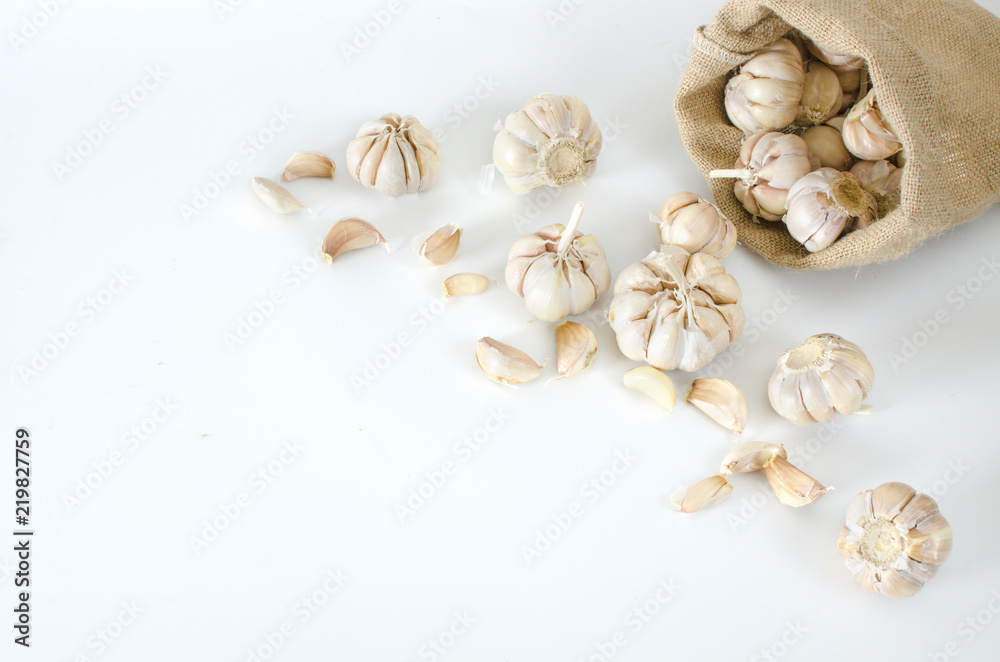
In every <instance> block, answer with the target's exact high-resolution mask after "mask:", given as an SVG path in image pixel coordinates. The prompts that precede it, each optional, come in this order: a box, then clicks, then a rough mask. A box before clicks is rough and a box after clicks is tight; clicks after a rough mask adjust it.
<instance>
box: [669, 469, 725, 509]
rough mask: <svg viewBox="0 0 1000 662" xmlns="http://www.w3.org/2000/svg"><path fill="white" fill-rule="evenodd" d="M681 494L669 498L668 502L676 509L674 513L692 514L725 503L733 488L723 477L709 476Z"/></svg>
mask: <svg viewBox="0 0 1000 662" xmlns="http://www.w3.org/2000/svg"><path fill="white" fill-rule="evenodd" d="M682 492H683V494H682V493H680V492H678V493H677V494H675V495H674V496H673V497H671V499H670V502H671V503H672V504H673V505H674V506H676V507H677V510H676V512H680V513H693V512H697V511H699V510H702V509H703V508H711V507H712V506H715V505H717V504H720V503H722V502H723V501H725V500H726V499H727V498H728V497H729V495H730V494H732V492H733V486H732V484H731V483H730V482H729V481H727V480H726V479H725V477H724V476H709V477H708V478H706V479H704V480H700V481H698V482H697V483H695V484H694V485H692V486H691V487H690V488H688V489H687V490H682Z"/></svg>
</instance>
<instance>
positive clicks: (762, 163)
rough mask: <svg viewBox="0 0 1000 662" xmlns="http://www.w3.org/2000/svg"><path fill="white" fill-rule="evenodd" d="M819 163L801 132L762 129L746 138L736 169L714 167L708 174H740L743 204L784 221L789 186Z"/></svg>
mask: <svg viewBox="0 0 1000 662" xmlns="http://www.w3.org/2000/svg"><path fill="white" fill-rule="evenodd" d="M818 167H819V161H818V160H816V161H813V159H812V158H811V155H810V154H809V147H808V146H807V145H806V142H805V141H804V140H802V138H800V137H799V136H794V135H791V134H786V133H778V132H776V131H770V132H768V131H761V132H758V133H755V134H753V135H752V136H749V137H748V138H747V139H746V140H745V141H743V146H742V147H741V148H740V157H739V159H738V160H737V161H736V165H735V167H734V168H733V169H732V170H712V171H711V172H709V173H708V176H709V177H712V178H719V177H736V178H737V181H736V183H735V184H734V185H733V193H735V194H736V198H737V199H738V200H739V201H740V202H741V203H742V204H743V207H744V208H745V209H746V210H747V211H748V212H750V213H751V214H752V215H753V216H758V217H760V218H763V219H765V220H768V221H780V220H781V217H782V216H784V215H785V198H786V197H787V195H788V189H789V188H790V187H791V186H792V184H794V183H795V182H796V181H798V180H799V179H800V178H801V177H802V176H803V175H805V174H806V173H809V172H811V171H812V170H814V169H815V168H818Z"/></svg>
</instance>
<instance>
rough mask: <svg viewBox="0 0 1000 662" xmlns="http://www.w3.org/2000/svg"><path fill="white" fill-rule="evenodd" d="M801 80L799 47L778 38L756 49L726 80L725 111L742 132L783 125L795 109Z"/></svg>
mask: <svg viewBox="0 0 1000 662" xmlns="http://www.w3.org/2000/svg"><path fill="white" fill-rule="evenodd" d="M804 80H805V73H804V72H803V70H802V56H801V55H800V54H799V49H798V48H796V47H795V45H794V44H793V43H792V42H790V41H789V40H787V39H779V40H777V41H776V42H774V43H773V44H771V45H770V46H768V47H767V48H764V49H763V50H760V51H758V52H757V54H756V55H754V57H752V58H751V59H750V60H748V61H747V62H746V63H744V64H743V66H742V67H740V72H739V73H738V74H737V75H735V76H733V77H732V78H730V79H729V82H727V83H726V91H725V105H726V114H727V115H728V116H729V120H730V121H731V122H732V123H733V124H734V125H735V126H736V127H738V128H739V129H741V130H742V131H743V133H747V134H750V133H754V132H756V131H764V130H768V129H783V128H785V127H786V126H788V125H790V124H791V123H792V122H794V121H795V116H796V115H797V114H798V112H799V102H800V101H801V100H802V85H803V82H804Z"/></svg>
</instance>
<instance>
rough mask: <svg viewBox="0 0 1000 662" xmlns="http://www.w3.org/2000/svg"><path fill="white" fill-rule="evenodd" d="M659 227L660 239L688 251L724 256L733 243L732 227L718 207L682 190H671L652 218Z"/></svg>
mask: <svg viewBox="0 0 1000 662" xmlns="http://www.w3.org/2000/svg"><path fill="white" fill-rule="evenodd" d="M652 220H654V221H656V222H657V226H658V227H659V230H660V241H662V242H663V243H664V244H666V245H668V246H680V247H681V248H683V249H684V250H686V251H687V252H688V253H708V254H709V255H711V256H712V257H716V258H718V259H720V260H722V259H725V258H726V257H727V256H728V255H729V254H730V253H732V252H733V248H734V247H735V246H736V226H735V225H733V222H732V221H730V220H729V219H728V218H726V217H725V216H723V215H722V212H720V211H719V209H718V207H716V206H715V205H713V204H712V203H711V202H708V201H707V200H705V199H703V198H700V197H698V196H697V195H695V194H694V193H689V192H687V191H684V192H682V193H674V194H673V195H672V196H670V197H669V198H667V201H666V202H664V203H663V207H661V208H660V215H659V217H653V219H652Z"/></svg>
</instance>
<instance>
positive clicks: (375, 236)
mask: <svg viewBox="0 0 1000 662" xmlns="http://www.w3.org/2000/svg"><path fill="white" fill-rule="evenodd" d="M385 243H386V242H385V237H383V236H382V233H381V232H379V231H378V230H377V229H375V226H374V225H372V224H371V223H369V222H368V221H363V220H361V219H360V218H342V219H340V220H339V221H337V222H336V223H334V224H333V227H331V228H330V230H329V232H327V233H326V238H324V239H323V258H324V259H325V260H326V261H327V263H328V264H332V263H333V261H334V260H336V259H337V257H339V256H340V255H343V254H344V253H346V252H348V251H356V250H358V249H359V248H368V247H369V246H375V245H377V244H385ZM386 248H387V249H388V245H387V246H386Z"/></svg>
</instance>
